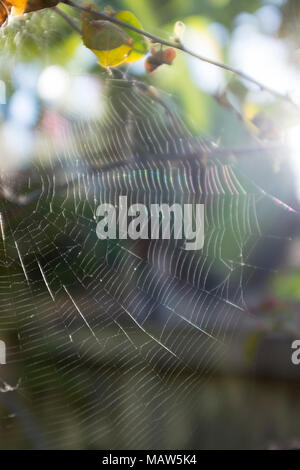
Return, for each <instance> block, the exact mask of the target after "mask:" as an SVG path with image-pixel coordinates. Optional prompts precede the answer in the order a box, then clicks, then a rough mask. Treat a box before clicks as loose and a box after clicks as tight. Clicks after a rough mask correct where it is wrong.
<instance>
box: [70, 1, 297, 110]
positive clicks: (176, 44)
mask: <svg viewBox="0 0 300 470" xmlns="http://www.w3.org/2000/svg"><path fill="white" fill-rule="evenodd" d="M62 3H65V4H66V5H69V6H71V7H73V8H77V9H78V10H81V11H86V12H89V13H93V14H94V15H95V16H98V18H101V19H102V20H106V21H110V22H111V23H114V24H117V25H118V26H122V27H123V28H124V27H125V28H128V29H130V30H132V31H135V32H136V33H139V34H141V35H143V36H145V37H147V38H148V39H151V41H153V42H156V43H158V44H162V45H163V46H168V47H173V48H174V49H177V50H179V51H182V52H185V53H186V54H189V55H190V56H192V57H195V58H197V59H199V60H201V61H202V62H206V63H208V64H211V65H214V66H216V67H219V68H221V69H223V70H226V71H227V72H231V73H232V74H234V75H238V76H239V77H241V78H243V79H244V80H247V81H248V82H251V83H253V84H254V85H256V86H257V87H259V89H260V90H262V91H266V92H268V93H270V94H271V95H273V96H276V97H277V98H280V99H282V100H284V101H287V102H288V103H290V104H292V105H293V106H295V107H297V108H298V109H299V108H300V107H299V106H298V105H297V104H296V103H295V102H294V101H293V100H292V99H291V98H290V96H289V95H288V94H283V93H280V92H278V91H276V90H274V89H272V88H270V87H268V86H266V85H264V84H263V83H261V82H259V81H258V80H256V79H255V78H253V77H251V76H250V75H248V74H246V73H244V72H242V71H241V70H238V69H236V68H234V67H231V66H230V65H227V64H223V63H221V62H217V61H215V60H212V59H209V58H207V57H204V56H202V55H200V54H197V53H196V52H193V51H191V50H190V49H187V48H186V47H185V46H184V45H183V44H181V43H179V42H172V41H166V40H165V39H162V38H160V37H158V36H155V35H154V34H151V33H148V32H147V31H144V30H142V29H140V28H136V27H135V26H132V25H130V24H128V23H126V22H125V21H121V20H119V19H117V18H115V17H114V16H110V15H107V14H105V13H101V12H99V11H97V10H94V9H93V8H90V7H85V6H82V5H79V4H78V3H75V2H73V0H62Z"/></svg>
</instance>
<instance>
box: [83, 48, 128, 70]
mask: <svg viewBox="0 0 300 470" xmlns="http://www.w3.org/2000/svg"><path fill="white" fill-rule="evenodd" d="M92 51H93V52H94V54H96V56H97V57H98V61H99V64H100V65H102V67H117V66H118V65H121V64H123V63H125V62H126V61H127V58H128V55H129V54H130V51H131V47H130V46H128V45H122V46H120V47H117V48H116V49H111V50H108V51H97V50H95V49H92Z"/></svg>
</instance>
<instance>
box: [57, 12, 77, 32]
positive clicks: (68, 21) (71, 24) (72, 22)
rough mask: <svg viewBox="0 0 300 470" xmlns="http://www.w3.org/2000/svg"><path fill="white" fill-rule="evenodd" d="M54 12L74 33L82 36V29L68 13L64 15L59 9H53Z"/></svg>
mask: <svg viewBox="0 0 300 470" xmlns="http://www.w3.org/2000/svg"><path fill="white" fill-rule="evenodd" d="M53 10H54V11H55V12H56V13H57V14H58V15H59V16H61V17H62V18H63V19H64V20H65V21H66V22H67V23H68V24H69V25H70V26H71V28H72V29H74V31H76V32H77V33H79V34H82V31H81V29H80V28H79V27H78V26H77V24H76V23H75V22H74V21H73V20H72V18H70V17H69V16H68V15H67V14H66V13H64V12H63V11H62V10H60V8H58V7H53Z"/></svg>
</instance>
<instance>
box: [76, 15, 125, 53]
mask: <svg viewBox="0 0 300 470" xmlns="http://www.w3.org/2000/svg"><path fill="white" fill-rule="evenodd" d="M82 38H83V42H84V44H85V45H86V47H88V48H89V49H95V50H97V51H110V50H112V49H116V48H118V47H120V46H124V45H126V46H129V47H130V48H131V46H132V43H133V40H132V38H131V37H130V36H128V34H126V33H125V31H124V30H123V29H122V28H119V26H117V25H115V24H113V23H110V22H109V21H104V20H92V21H87V22H84V24H83V32H82Z"/></svg>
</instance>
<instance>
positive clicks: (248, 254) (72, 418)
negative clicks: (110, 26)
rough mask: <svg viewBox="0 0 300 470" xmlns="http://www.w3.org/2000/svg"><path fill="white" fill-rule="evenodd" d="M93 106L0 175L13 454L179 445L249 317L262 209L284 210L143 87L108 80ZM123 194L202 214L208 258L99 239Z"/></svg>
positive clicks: (5, 400) (4, 411)
mask: <svg viewBox="0 0 300 470" xmlns="http://www.w3.org/2000/svg"><path fill="white" fill-rule="evenodd" d="M103 102H104V103H105V110H104V114H103V116H102V117H101V119H99V120H98V121H95V122H81V121H76V120H74V121H66V120H65V121H64V125H63V132H64V139H63V146H61V147H60V149H62V150H60V151H59V152H58V151H57V148H56V145H55V143H53V142H51V141H50V140H47V139H46V138H45V139H44V142H43V149H44V152H43V153H42V154H41V155H38V156H37V157H36V158H35V160H34V163H33V164H32V166H31V167H30V168H28V169H27V170H26V171H25V170H24V171H23V172H22V173H18V174H17V175H13V176H9V175H7V174H2V175H1V198H0V213H1V218H0V226H1V232H0V234H1V236H0V311H1V314H0V331H1V339H5V341H6V344H7V347H8V350H7V365H6V366H2V368H1V377H2V378H1V380H2V382H3V387H2V392H3V393H1V396H0V398H1V401H2V408H0V417H1V422H2V429H3V432H5V433H8V435H9V432H10V430H11V429H16V428H17V429H19V441H20V442H21V445H22V446H29V447H41V448H45V447H50V448H62V449H64V448H79V447H81V448H97V449H98V448H110V449H112V448H135V449H137V448H160V447H163V448H166V447H173V446H174V443H172V442H167V441H166V437H165V435H166V429H171V427H172V426H176V425H177V426H178V423H179V422H181V421H180V419H181V418H180V415H181V413H182V406H181V404H182V403H183V401H187V400H189V396H190V394H191V391H192V390H195V388H196V389H198V390H199V393H200V391H201V387H202V384H203V381H204V379H205V378H206V377H208V376H209V374H210V373H211V372H212V371H214V370H216V368H217V367H218V364H219V362H220V360H221V359H222V358H223V357H224V354H226V351H227V348H228V344H230V341H231V338H232V336H233V334H234V332H235V331H236V327H237V325H238V324H239V322H240V321H241V320H243V318H245V316H247V315H249V314H248V313H247V305H246V302H245V299H244V293H245V289H246V287H247V284H248V282H250V281H251V277H252V276H253V275H254V274H255V272H256V271H257V270H259V266H256V265H253V264H252V255H253V253H254V252H255V249H256V247H257V244H258V243H259V242H260V240H261V239H262V238H263V237H268V236H269V235H268V228H269V227H268V224H267V223H266V220H265V214H266V210H267V211H268V210H276V211H278V212H279V213H282V212H283V211H284V210H285V209H287V207H285V206H284V205H283V204H282V203H280V202H277V203H276V201H274V199H272V198H271V197H270V196H268V195H267V194H266V193H265V192H264V191H262V190H261V189H260V188H259V187H258V186H257V185H255V184H254V183H252V182H251V181H250V180H248V179H247V178H246V177H245V175H243V173H242V172H241V171H240V169H239V165H238V164H230V163H228V161H229V159H228V158H227V157H229V152H226V151H225V150H224V151H221V149H219V148H218V147H217V146H216V145H215V144H214V143H212V142H210V141H208V140H205V139H201V138H194V137H192V136H191V135H190V134H189V132H188V130H187V129H186V127H185V126H184V124H183V122H182V121H181V119H180V118H179V117H178V116H177V114H176V110H173V109H172V110H171V109H170V107H169V105H167V104H166V103H165V102H164V101H163V100H161V98H159V97H158V95H157V94H154V93H153V91H152V89H151V88H149V87H147V86H146V85H144V84H142V83H139V82H137V81H135V80H130V79H126V78H124V77H123V78H122V79H116V78H114V79H109V80H107V81H106V84H105V87H104V89H103ZM1 158H4V156H1ZM120 195H126V196H127V197H128V204H133V203H144V204H146V205H147V206H149V205H150V204H152V203H168V204H170V205H171V204H173V203H175V202H177V203H180V204H187V203H190V204H196V203H202V204H204V207H205V241H204V247H203V249H202V250H200V251H186V250H184V249H183V244H184V240H174V239H172V237H171V240H136V241H134V240H105V241H103V240H99V239H98V238H97V236H96V223H97V218H96V215H95V214H96V210H97V207H98V206H99V204H101V203H112V204H114V205H116V206H117V205H118V200H119V196H120ZM269 240H270V243H272V240H273V241H274V240H275V243H276V240H277V239H276V237H274V236H270V237H269ZM8 384H16V386H10V385H8ZM190 406H191V408H192V407H193V403H191V405H190ZM24 436H25V437H24Z"/></svg>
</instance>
